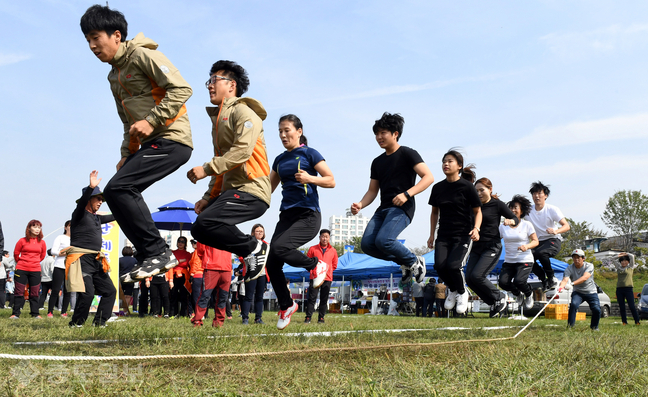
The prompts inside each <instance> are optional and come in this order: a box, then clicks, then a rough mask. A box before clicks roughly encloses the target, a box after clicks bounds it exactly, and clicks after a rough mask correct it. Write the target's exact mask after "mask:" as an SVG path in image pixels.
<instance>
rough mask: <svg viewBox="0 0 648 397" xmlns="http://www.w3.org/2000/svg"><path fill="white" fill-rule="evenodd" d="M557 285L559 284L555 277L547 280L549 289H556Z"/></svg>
mask: <svg viewBox="0 0 648 397" xmlns="http://www.w3.org/2000/svg"><path fill="white" fill-rule="evenodd" d="M557 286H558V281H557V280H556V279H555V278H554V277H551V278H550V279H548V280H547V290H550V289H556V287H557Z"/></svg>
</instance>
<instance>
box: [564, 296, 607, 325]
mask: <svg viewBox="0 0 648 397" xmlns="http://www.w3.org/2000/svg"><path fill="white" fill-rule="evenodd" d="M583 301H585V302H587V303H588V304H589V307H590V310H591V311H592V322H591V323H590V328H596V327H598V325H599V320H600V319H601V302H600V301H599V297H598V294H583V293H581V292H577V291H574V292H572V297H571V304H570V305H569V316H568V317H567V324H568V325H569V326H574V323H575V322H576V312H577V311H578V306H580V304H581V303H583Z"/></svg>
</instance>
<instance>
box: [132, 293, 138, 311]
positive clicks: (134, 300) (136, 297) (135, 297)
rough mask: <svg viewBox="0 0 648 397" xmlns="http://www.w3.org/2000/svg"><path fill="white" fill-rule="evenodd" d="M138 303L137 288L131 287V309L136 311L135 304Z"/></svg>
mask: <svg viewBox="0 0 648 397" xmlns="http://www.w3.org/2000/svg"><path fill="white" fill-rule="evenodd" d="M138 303H139V288H133V311H135V312H136V311H137V304H138Z"/></svg>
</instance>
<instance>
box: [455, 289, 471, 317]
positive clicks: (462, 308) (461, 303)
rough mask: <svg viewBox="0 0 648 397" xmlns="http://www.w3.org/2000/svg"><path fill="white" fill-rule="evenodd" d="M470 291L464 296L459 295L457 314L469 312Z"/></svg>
mask: <svg viewBox="0 0 648 397" xmlns="http://www.w3.org/2000/svg"><path fill="white" fill-rule="evenodd" d="M468 297H469V295H468V291H464V293H463V294H457V313H459V314H464V313H465V312H466V310H468Z"/></svg>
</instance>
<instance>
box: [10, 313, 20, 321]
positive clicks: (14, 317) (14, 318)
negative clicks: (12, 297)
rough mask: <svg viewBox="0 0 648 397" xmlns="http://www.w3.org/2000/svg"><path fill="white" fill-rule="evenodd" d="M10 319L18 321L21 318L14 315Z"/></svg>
mask: <svg viewBox="0 0 648 397" xmlns="http://www.w3.org/2000/svg"><path fill="white" fill-rule="evenodd" d="M9 318H10V319H11V320H16V319H18V318H20V317H18V316H16V315H15V314H12V315H11V316H10V317H9Z"/></svg>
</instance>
